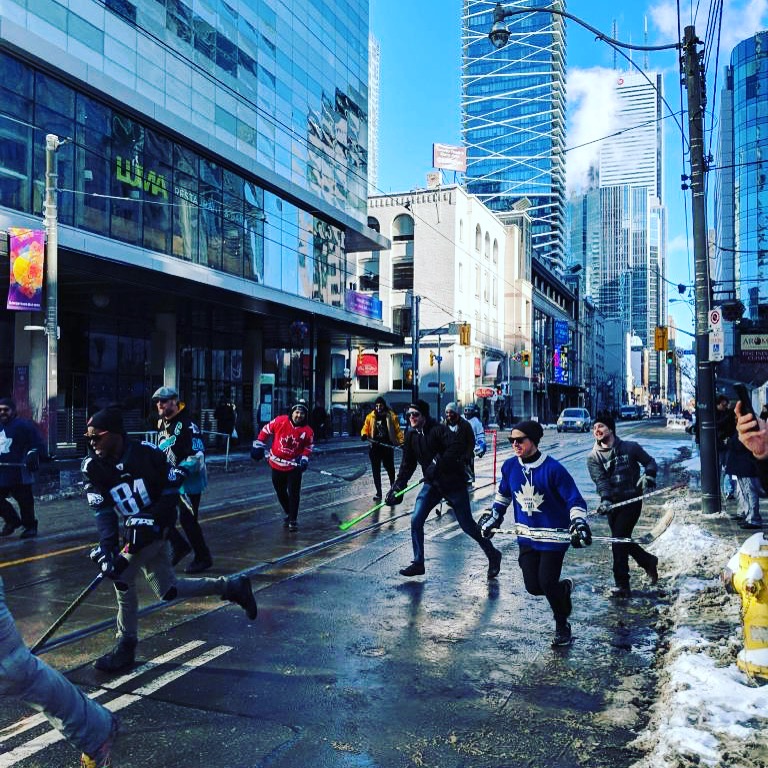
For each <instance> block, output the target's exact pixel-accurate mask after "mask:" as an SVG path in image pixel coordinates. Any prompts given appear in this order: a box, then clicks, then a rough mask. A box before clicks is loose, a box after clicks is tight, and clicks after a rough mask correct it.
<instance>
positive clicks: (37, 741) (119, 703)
mask: <svg viewBox="0 0 768 768" xmlns="http://www.w3.org/2000/svg"><path fill="white" fill-rule="evenodd" d="M202 644H203V641H193V642H191V643H187V644H186V645H184V646H181V647H180V648H175V649H174V650H173V651H170V652H169V653H166V654H163V655H162V656H158V657H157V658H155V659H153V660H152V661H150V662H148V663H146V664H142V665H141V666H140V667H138V668H137V669H135V670H133V672H131V673H129V674H127V675H123V676H122V677H120V678H118V679H117V680H112V681H110V682H109V683H107V684H106V685H104V686H103V687H102V690H100V691H96V692H95V693H94V694H92V696H91V698H97V696H100V695H102V694H103V693H106V692H107V690H113V689H115V688H117V687H118V686H119V685H121V684H124V683H125V682H127V681H129V680H131V679H133V678H135V677H137V676H138V675H140V674H142V672H146V671H148V670H151V669H154V668H156V667H157V666H158V665H160V664H163V663H166V662H168V661H171V660H173V659H174V658H177V657H178V656H180V655H181V654H182V653H184V652H186V651H189V650H192V649H194V648H196V647H199V646H200V645H202ZM231 650H232V646H230V645H219V646H216V647H214V648H211V649H210V650H208V651H205V652H204V653H202V654H201V655H200V656H197V657H195V658H193V659H190V660H188V661H184V662H182V663H181V665H180V666H179V667H178V668H177V669H173V670H170V671H168V672H166V673H165V674H163V675H160V677H158V678H157V679H156V680H153V681H152V682H150V683H148V684H147V685H143V686H141V687H140V688H137V689H136V690H135V691H134V692H132V693H124V694H122V695H120V696H118V697H117V698H116V699H113V700H112V701H109V702H107V703H106V704H105V705H104V706H106V708H107V709H109V710H110V711H112V712H119V711H120V710H121V709H125V708H126V707H129V706H130V705H131V704H134V703H136V702H137V701H140V700H141V699H143V698H144V697H146V696H151V695H152V694H153V693H155V692H156V691H158V690H160V688H163V687H164V686H166V685H169V684H170V683H172V682H174V681H175V680H178V679H179V678H180V677H182V676H183V675H186V674H187V673H189V672H192V671H193V670H195V669H197V668H199V667H201V666H203V665H204V664H207V663H209V662H211V661H213V660H215V659H217V658H218V657H219V656H222V655H223V654H225V653H228V652H229V651H231ZM31 721H35V723H34V725H39V724H41V723H43V722H47V720H46V718H45V717H43V716H42V715H35V716H34V717H30V718H27V719H26V720H23V721H21V723H23V727H22V728H21V729H14V732H13V733H12V734H11V735H8V736H5V735H4V736H3V740H7V739H9V738H11V736H16V735H18V734H19V733H22V732H23V731H26V730H28V729H29V728H32V727H34V726H33V725H31V724H30V722H31ZM21 723H20V724H17V725H21ZM12 727H13V726H12ZM5 730H6V731H8V730H9V729H5ZM63 739H64V737H63V736H62V735H61V733H60V732H59V731H57V730H54V729H52V730H50V731H48V732H46V733H44V734H42V735H40V736H37V737H35V738H34V739H31V740H30V741H28V742H27V743H25V744H21V745H20V746H18V747H16V748H15V749H13V750H11V751H10V752H6V753H4V754H2V755H0V768H10V766H13V765H16V764H17V763H19V762H21V761H22V760H25V759H27V758H28V757H31V756H32V755H35V754H37V753H38V752H40V751H42V750H43V749H45V748H46V747H49V746H51V745H52V744H56V743H57V742H59V741H63Z"/></svg>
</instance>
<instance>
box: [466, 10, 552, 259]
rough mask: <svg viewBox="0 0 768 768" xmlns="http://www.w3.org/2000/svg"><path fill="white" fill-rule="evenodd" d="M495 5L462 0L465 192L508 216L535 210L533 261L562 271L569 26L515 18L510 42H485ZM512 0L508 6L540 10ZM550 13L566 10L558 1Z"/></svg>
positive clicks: (538, 17) (542, 18) (547, 18)
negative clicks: (523, 206) (525, 204)
mask: <svg viewBox="0 0 768 768" xmlns="http://www.w3.org/2000/svg"><path fill="white" fill-rule="evenodd" d="M494 5H495V3H493V2H489V1H488V0H464V3H463V13H462V138H463V140H464V144H465V145H466V147H467V173H466V186H467V190H468V191H469V192H470V193H471V194H473V195H476V196H477V197H478V198H479V199H480V200H481V201H482V202H483V203H484V204H485V205H487V206H488V207H489V208H490V209H491V210H493V211H496V212H497V213H498V214H500V215H501V217H502V219H503V218H504V212H505V211H511V210H512V208H513V206H514V205H515V203H516V202H518V201H519V200H521V199H522V198H527V199H528V201H529V202H530V204H531V206H530V208H529V209H528V214H529V215H530V216H531V219H532V245H533V252H534V258H537V259H539V260H540V261H542V262H543V263H545V264H546V265H547V266H548V267H550V268H552V269H554V270H556V271H562V270H563V267H564V263H565V259H564V252H565V248H564V239H565V205H566V203H565V154H564V148H565V27H564V21H563V17H562V16H559V15H557V14H549V13H541V12H535V13H530V14H525V13H524V14H520V15H516V16H512V17H510V18H509V19H508V20H507V21H508V28H509V31H510V33H511V34H510V38H509V42H508V43H507V45H506V46H504V47H503V48H500V49H498V50H496V49H494V48H493V46H492V45H491V43H490V42H489V40H488V32H489V31H490V29H491V26H492V25H493V8H494ZM537 5H539V3H537V2H536V1H535V0H515V1H513V2H510V3H507V4H505V7H508V8H514V7H520V8H526V7H529V6H530V7H533V6H537ZM551 7H552V8H557V9H560V10H564V9H565V3H564V2H560V0H555V2H554V3H552V4H551Z"/></svg>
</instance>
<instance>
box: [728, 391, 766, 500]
mask: <svg viewBox="0 0 768 768" xmlns="http://www.w3.org/2000/svg"><path fill="white" fill-rule="evenodd" d="M745 405H748V404H745V403H744V402H743V401H741V400H739V402H738V403H736V408H735V409H734V412H735V413H736V432H737V433H738V436H739V441H740V442H741V444H742V445H743V446H744V447H745V448H747V450H749V451H750V452H751V453H752V455H753V456H754V458H755V459H756V462H755V465H756V468H757V476H758V479H759V480H760V483H761V485H762V486H763V490H764V491H766V492H768V422H767V421H765V420H763V419H758V418H757V417H756V416H755V414H754V413H753V411H752V408H751V407H747V408H745Z"/></svg>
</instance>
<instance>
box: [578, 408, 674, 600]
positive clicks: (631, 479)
mask: <svg viewBox="0 0 768 768" xmlns="http://www.w3.org/2000/svg"><path fill="white" fill-rule="evenodd" d="M592 434H593V435H594V438H595V445H594V446H593V448H592V451H591V453H590V454H589V456H588V457H587V469H588V470H589V476H590V477H591V478H592V480H593V482H594V483H595V486H596V488H597V493H598V494H599V496H600V506H599V507H598V508H597V512H598V514H601V515H607V517H608V526H609V527H610V529H611V536H618V537H621V538H629V537H631V536H632V531H633V530H634V528H635V525H637V521H638V520H639V519H640V513H641V512H642V510H643V501H642V496H643V493H645V492H646V491H652V490H653V489H654V488H655V487H656V471H657V467H656V462H655V461H654V459H653V458H652V457H651V456H649V455H648V453H646V451H645V450H644V449H643V448H642V447H641V446H640V445H639V444H638V443H635V442H633V441H631V440H622V439H621V438H619V437H618V436H617V435H616V422H615V421H614V419H613V416H611V415H609V414H607V413H599V414H598V415H597V417H596V419H595V423H594V424H593V425H592ZM641 467H642V468H643V470H644V472H643V474H641V473H640V468H641ZM634 498H637V501H636V502H634V503H632V504H626V505H624V506H622V507H618V508H617V509H611V505H612V504H616V503H618V502H621V501H628V500H629V499H634ZM611 549H612V550H613V578H614V582H615V585H616V586H615V587H614V589H613V590H612V591H611V595H610V596H611V597H614V598H620V599H623V598H629V597H631V596H632V592H631V590H630V588H629V583H630V579H629V558H630V557H632V559H633V560H634V561H635V562H636V563H637V564H638V565H639V566H640V567H641V568H642V569H643V570H644V571H645V572H646V574H647V575H648V577H649V578H650V580H651V584H652V585H654V584H656V583H657V582H658V580H659V573H658V564H659V559H658V558H657V557H656V556H655V555H652V554H651V553H650V552H646V551H645V550H644V549H643V548H642V547H641V546H640V545H639V544H634V543H632V544H627V543H620V542H613V543H612V544H611Z"/></svg>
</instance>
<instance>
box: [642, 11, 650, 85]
mask: <svg viewBox="0 0 768 768" xmlns="http://www.w3.org/2000/svg"><path fill="white" fill-rule="evenodd" d="M643 45H648V17H647V16H643ZM648 56H649V54H648V51H645V53H644V54H643V69H644V70H645V71H646V72H647V71H648V69H649V67H650V60H649V58H648Z"/></svg>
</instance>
